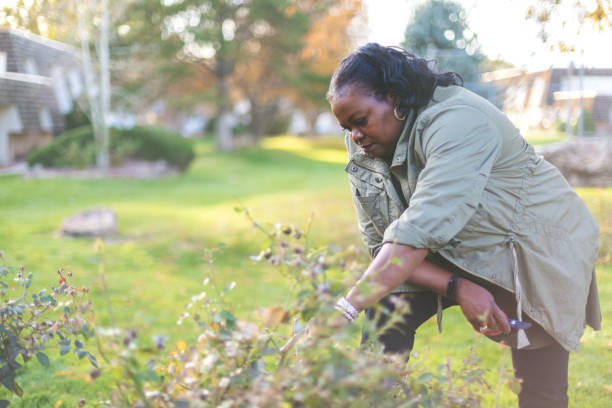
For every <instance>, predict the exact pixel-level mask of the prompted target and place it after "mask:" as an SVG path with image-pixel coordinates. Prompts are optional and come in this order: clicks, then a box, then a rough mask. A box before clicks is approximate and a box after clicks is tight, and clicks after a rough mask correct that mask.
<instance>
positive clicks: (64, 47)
mask: <svg viewBox="0 0 612 408" xmlns="http://www.w3.org/2000/svg"><path fill="white" fill-rule="evenodd" d="M0 33H9V34H12V35H14V36H17V37H22V38H26V39H28V40H30V41H34V42H37V43H40V44H43V45H45V46H47V47H51V48H55V49H57V50H58V51H64V52H68V53H71V54H76V53H77V49H76V48H75V47H73V46H71V45H68V44H66V43H63V42H60V41H55V40H52V39H50V38H45V37H41V36H40V35H36V34H32V33H30V32H27V31H23V30H18V29H15V28H0Z"/></svg>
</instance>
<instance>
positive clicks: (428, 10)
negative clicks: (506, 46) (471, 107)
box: [402, 0, 486, 82]
mask: <svg viewBox="0 0 612 408" xmlns="http://www.w3.org/2000/svg"><path fill="white" fill-rule="evenodd" d="M466 18H467V15H466V12H465V10H464V9H463V7H462V6H461V5H460V4H459V3H456V2H454V1H448V0H431V1H429V2H427V3H425V4H422V5H420V6H419V7H417V8H416V10H415V12H414V16H413V18H412V20H411V22H410V23H409V24H408V26H407V27H406V31H405V32H404V42H403V43H402V46H403V47H404V48H406V49H408V50H409V51H411V52H413V53H415V54H417V55H419V56H420V57H424V58H428V59H435V60H436V65H437V68H438V70H439V71H454V72H457V73H459V74H461V76H462V77H463V78H464V80H465V81H466V82H472V81H477V80H478V77H479V76H480V69H479V65H480V64H481V63H482V62H483V61H485V60H486V57H485V56H484V54H482V53H481V52H480V45H479V44H478V39H477V36H476V34H475V33H474V32H472V31H471V30H470V28H469V26H468V24H467V20H466Z"/></svg>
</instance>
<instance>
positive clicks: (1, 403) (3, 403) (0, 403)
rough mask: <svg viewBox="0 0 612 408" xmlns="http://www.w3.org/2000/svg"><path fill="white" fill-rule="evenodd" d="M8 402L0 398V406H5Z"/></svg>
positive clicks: (0, 407)
mask: <svg viewBox="0 0 612 408" xmlns="http://www.w3.org/2000/svg"><path fill="white" fill-rule="evenodd" d="M9 404H10V401H7V400H0V408H6V407H8V406H9Z"/></svg>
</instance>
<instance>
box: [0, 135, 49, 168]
mask: <svg viewBox="0 0 612 408" xmlns="http://www.w3.org/2000/svg"><path fill="white" fill-rule="evenodd" d="M52 140H53V135H52V134H51V133H50V132H46V133H45V132H30V133H19V134H9V157H10V158H11V160H13V161H14V160H21V159H24V158H25V157H26V156H27V154H28V152H29V151H30V150H31V149H33V148H34V147H39V146H44V145H46V144H48V143H51V141H52Z"/></svg>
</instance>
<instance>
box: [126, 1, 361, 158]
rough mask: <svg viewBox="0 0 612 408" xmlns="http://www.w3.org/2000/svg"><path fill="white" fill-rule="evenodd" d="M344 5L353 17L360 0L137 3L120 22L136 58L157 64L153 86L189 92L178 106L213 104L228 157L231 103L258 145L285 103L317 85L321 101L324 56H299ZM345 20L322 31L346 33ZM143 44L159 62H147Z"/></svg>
mask: <svg viewBox="0 0 612 408" xmlns="http://www.w3.org/2000/svg"><path fill="white" fill-rule="evenodd" d="M346 4H352V5H353V6H352V8H351V9H352V10H353V15H354V14H356V13H357V12H358V8H356V7H355V6H354V5H355V4H357V5H359V4H360V1H358V0H343V1H340V2H338V1H332V0H324V1H314V0H308V1H298V0H250V1H246V0H244V1H238V0H209V1H204V2H202V1H201V0H197V1H196V0H184V1H182V2H162V3H160V2H159V1H157V0H139V1H137V2H136V3H134V7H132V9H131V10H130V12H127V13H125V16H126V17H125V20H124V21H123V22H121V23H119V24H120V26H127V27H129V34H128V35H127V36H126V37H125V38H124V41H126V43H129V44H131V46H132V47H134V46H135V44H140V46H141V48H142V49H143V50H146V51H144V52H142V53H140V54H139V56H138V58H142V59H143V61H149V65H150V66H152V65H156V66H157V68H156V74H159V75H155V76H154V77H155V78H156V79H157V81H158V84H159V85H161V86H162V87H165V86H166V85H170V87H169V88H170V91H171V90H172V89H180V90H183V91H185V90H187V91H188V92H187V94H188V97H187V98H185V94H183V95H182V96H181V99H182V100H183V101H188V100H191V101H196V100H198V99H200V98H208V99H210V100H212V101H214V103H215V105H216V107H217V114H216V132H215V133H216V139H217V146H218V149H219V150H222V151H227V150H231V149H232V133H231V128H230V123H229V121H228V117H229V116H230V112H231V110H232V109H233V105H234V103H235V102H236V101H238V100H247V101H248V102H249V105H250V124H249V132H250V134H251V136H253V140H254V141H256V140H257V139H258V138H259V137H261V136H262V135H263V134H264V133H265V132H266V130H267V126H268V125H269V123H270V122H271V121H272V118H273V117H274V116H275V115H276V114H277V113H278V111H279V106H280V105H281V102H282V101H283V100H285V101H289V100H298V99H300V98H299V97H298V95H299V94H300V93H301V92H300V91H301V90H306V89H308V90H310V89H312V88H313V86H311V85H313V84H315V83H316V88H317V89H321V92H320V95H321V97H320V101H322V100H324V99H323V95H324V94H325V89H326V85H327V83H328V81H329V77H330V76H331V73H332V72H333V69H332V70H327V71H326V73H325V74H320V73H319V71H318V66H317V60H320V59H321V58H323V57H325V56H327V55H328V54H329V53H327V52H323V53H322V55H321V53H320V54H317V55H315V54H312V55H305V54H303V51H304V49H305V45H307V42H308V36H309V33H310V32H311V29H312V27H314V26H316V25H317V23H318V22H320V21H322V20H324V17H325V16H326V15H328V14H330V13H339V14H342V15H344V16H346V15H347V14H346V12H345V11H344V9H343V7H344V6H345V5H346ZM350 21H351V19H348V20H345V21H342V22H341V24H339V25H336V26H334V27H327V29H328V31H330V32H336V31H339V30H340V31H342V30H345V29H346V27H347V25H348V24H349V23H350ZM319 29H320V30H321V29H323V27H321V26H319ZM345 38H346V37H345ZM145 45H146V46H147V47H153V48H154V49H155V51H154V55H155V56H158V57H160V58H157V59H155V60H152V59H151V53H150V51H148V50H147V47H145ZM350 45H351V42H350V41H345V42H344V43H343V44H342V45H341V47H340V46H338V47H336V48H337V49H336V50H335V51H334V55H336V54H340V53H341V54H345V53H346V52H347V51H348V49H349V47H350ZM340 48H341V52H340V51H339V49H340ZM323 51H326V50H323ZM147 54H148V55H147ZM336 62H337V60H336ZM326 65H328V64H326ZM334 66H335V65H334ZM315 67H316V68H315ZM146 78H147V80H148V79H150V78H152V76H150V75H147V77H146ZM323 83H324V84H325V85H324V87H322V86H321V85H322V84H323ZM185 84H192V85H193V87H191V88H190V89H189V88H187V87H186V86H185ZM143 85H147V84H146V83H143ZM189 91H190V92H189ZM304 93H306V92H304ZM195 94H199V96H195ZM166 95H168V94H167V93H166ZM303 99H304V98H302V100H303Z"/></svg>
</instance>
